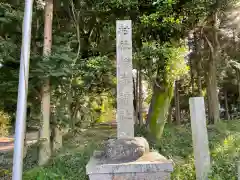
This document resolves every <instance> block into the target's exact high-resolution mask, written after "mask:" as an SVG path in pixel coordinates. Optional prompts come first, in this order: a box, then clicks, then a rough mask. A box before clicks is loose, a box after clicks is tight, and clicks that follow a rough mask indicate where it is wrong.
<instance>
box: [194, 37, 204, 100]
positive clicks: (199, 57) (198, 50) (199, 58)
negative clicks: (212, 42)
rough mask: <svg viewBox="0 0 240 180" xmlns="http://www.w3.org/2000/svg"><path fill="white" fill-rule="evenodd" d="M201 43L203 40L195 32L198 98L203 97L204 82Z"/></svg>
mask: <svg viewBox="0 0 240 180" xmlns="http://www.w3.org/2000/svg"><path fill="white" fill-rule="evenodd" d="M201 43H202V40H201V39H200V38H199V37H198V35H197V32H194V44H195V52H196V55H197V57H196V60H197V88H198V96H202V81H201V69H202V65H201V63H202V54H201Z"/></svg>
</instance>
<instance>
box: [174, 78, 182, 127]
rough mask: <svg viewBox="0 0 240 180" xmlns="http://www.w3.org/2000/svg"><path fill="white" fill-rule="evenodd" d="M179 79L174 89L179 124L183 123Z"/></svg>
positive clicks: (176, 115)
mask: <svg viewBox="0 0 240 180" xmlns="http://www.w3.org/2000/svg"><path fill="white" fill-rule="evenodd" d="M178 89H179V81H175V91H174V96H175V97H174V100H175V117H176V123H177V125H180V124H181V111H180V102H179V101H180V97H179V91H178Z"/></svg>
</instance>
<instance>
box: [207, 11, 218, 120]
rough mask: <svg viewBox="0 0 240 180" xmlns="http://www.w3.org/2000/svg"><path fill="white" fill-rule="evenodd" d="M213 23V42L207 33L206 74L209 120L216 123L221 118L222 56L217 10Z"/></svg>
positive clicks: (213, 16)
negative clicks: (219, 78) (219, 67)
mask: <svg viewBox="0 0 240 180" xmlns="http://www.w3.org/2000/svg"><path fill="white" fill-rule="evenodd" d="M210 21H211V25H212V37H213V38H212V43H211V42H210V41H209V39H208V38H207V36H206V35H205V40H206V42H207V44H208V48H209V50H210V53H209V61H208V72H207V74H206V81H207V86H208V87H207V90H208V92H207V93H208V104H209V107H208V110H209V113H208V115H209V122H210V123H216V122H217V121H219V120H220V113H219V100H218V90H217V88H218V87H217V61H218V58H220V56H219V55H220V45H219V41H218V33H217V30H218V28H217V12H215V13H213V15H212V19H210Z"/></svg>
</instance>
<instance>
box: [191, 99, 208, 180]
mask: <svg viewBox="0 0 240 180" xmlns="http://www.w3.org/2000/svg"><path fill="white" fill-rule="evenodd" d="M189 105H190V115H191V127H192V140H193V149H194V158H195V167H196V179H197V180H207V179H208V173H209V171H210V155H209V147H208V133H207V126H206V114H205V106H204V99H203V97H194V98H190V100H189Z"/></svg>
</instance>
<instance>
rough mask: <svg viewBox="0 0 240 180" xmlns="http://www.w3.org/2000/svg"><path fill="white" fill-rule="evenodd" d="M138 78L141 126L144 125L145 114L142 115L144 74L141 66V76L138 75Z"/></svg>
mask: <svg viewBox="0 0 240 180" xmlns="http://www.w3.org/2000/svg"><path fill="white" fill-rule="evenodd" d="M138 80H139V83H138V85H139V100H138V102H139V105H138V108H139V124H140V126H142V125H143V116H142V109H143V108H142V103H143V98H142V74H141V68H140V69H139V77H138Z"/></svg>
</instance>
